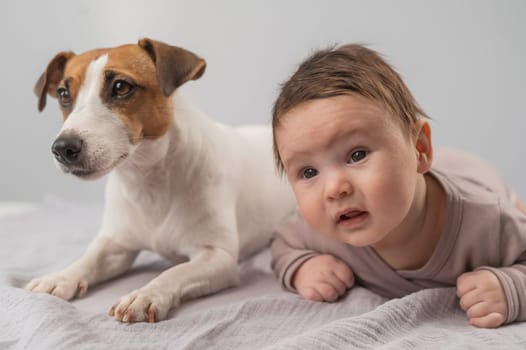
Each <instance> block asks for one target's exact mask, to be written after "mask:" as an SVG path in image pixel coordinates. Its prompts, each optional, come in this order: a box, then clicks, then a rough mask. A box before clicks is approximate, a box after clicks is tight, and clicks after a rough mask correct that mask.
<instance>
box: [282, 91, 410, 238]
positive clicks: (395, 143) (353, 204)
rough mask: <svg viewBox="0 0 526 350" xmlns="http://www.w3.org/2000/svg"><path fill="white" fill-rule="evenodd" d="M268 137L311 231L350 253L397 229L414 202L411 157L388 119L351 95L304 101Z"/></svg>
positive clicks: (399, 128)
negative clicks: (352, 248) (345, 245)
mask: <svg viewBox="0 0 526 350" xmlns="http://www.w3.org/2000/svg"><path fill="white" fill-rule="evenodd" d="M275 132H276V143H277V147H278V150H279V153H280V156H281V159H282V160H283V165H284V167H285V170H286V173H287V177H288V179H289V182H290V184H291V185H292V189H293V190H294V193H295V196H296V200H297V202H298V206H299V208H300V211H301V213H302V214H303V216H304V217H305V219H306V220H307V222H308V223H309V224H310V225H311V226H312V227H313V228H314V229H316V230H317V231H319V232H321V233H323V234H324V235H326V236H329V237H330V238H332V239H337V240H340V241H344V242H347V243H349V244H352V245H355V246H366V245H374V244H375V243H379V242H381V241H382V240H383V239H385V238H386V237H387V236H388V234H389V233H391V232H393V231H394V230H397V229H401V226H403V223H404V219H406V217H408V213H409V212H410V210H411V209H412V205H413V200H414V197H415V188H416V183H417V177H418V172H417V165H418V164H417V152H416V146H415V144H414V142H413V140H412V139H411V138H410V137H409V136H408V133H407V132H405V131H404V130H403V128H402V126H401V123H399V122H397V121H396V119H394V117H392V116H391V115H390V114H389V113H388V112H386V111H385V110H384V109H382V108H380V107H379V106H377V105H376V104H374V103H372V102H370V101H369V100H368V99H366V98H364V97H361V96H358V95H343V96H336V97H331V98H326V99H320V100H312V101H308V102H305V103H303V104H300V105H299V106H297V107H295V108H293V109H292V110H290V111H289V112H287V113H286V114H285V115H284V116H283V117H282V120H281V125H280V126H279V128H278V129H277V130H276V131H275Z"/></svg>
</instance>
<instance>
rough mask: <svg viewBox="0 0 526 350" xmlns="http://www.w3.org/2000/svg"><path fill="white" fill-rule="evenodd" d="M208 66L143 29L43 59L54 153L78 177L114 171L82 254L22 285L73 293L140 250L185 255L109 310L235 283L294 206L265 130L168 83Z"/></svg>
mask: <svg viewBox="0 0 526 350" xmlns="http://www.w3.org/2000/svg"><path fill="white" fill-rule="evenodd" d="M204 66H205V64H204V61H203V60H202V59H200V58H199V57H197V56H195V55H194V54H192V53H190V52H188V51H186V50H183V49H180V48H177V47H174V46H169V45H166V44H163V43H160V42H156V41H153V40H149V39H143V40H141V41H140V42H139V44H138V45H126V46H122V47H117V48H113V49H104V50H93V51H89V52H87V53H84V54H82V55H79V56H76V55H73V54H72V53H69V52H64V53H59V54H58V55H57V56H56V57H55V58H54V59H53V60H52V61H51V62H50V64H49V65H48V68H47V70H46V72H45V73H44V74H43V76H42V77H41V79H40V80H39V82H38V83H37V86H36V87H35V91H36V92H37V95H38V96H39V97H40V103H39V108H40V110H41V109H42V108H44V106H45V97H46V94H47V93H49V94H50V95H52V96H57V97H58V98H59V102H60V104H61V107H62V111H63V114H64V119H65V122H64V125H63V127H62V130H61V132H60V134H59V136H58V138H57V140H56V141H55V143H54V145H53V153H54V154H55V157H56V159H57V162H58V163H59V165H60V166H61V168H62V169H63V170H64V171H66V172H70V173H72V174H74V175H77V176H79V177H81V178H98V177H100V176H102V175H104V174H106V173H110V175H109V179H108V182H107V187H106V202H105V211H104V217H103V222H102V228H101V231H100V232H99V234H98V236H97V237H96V238H95V240H94V241H93V242H92V244H91V245H90V246H89V248H88V250H87V252H86V253H85V255H84V256H83V257H82V258H81V259H79V260H78V261H76V262H75V263H73V264H72V265H71V266H69V267H67V268H66V269H65V270H63V271H61V272H59V273H55V274H52V275H48V276H44V277H42V278H38V279H35V280H33V281H31V282H30V283H29V284H28V285H27V288H28V289H30V290H34V291H37V292H47V293H51V294H53V295H56V296H59V297H62V298H64V299H71V298H73V297H75V296H78V295H82V294H84V293H85V292H86V290H87V287H88V285H94V284H96V283H99V282H101V281H104V280H107V279H109V278H111V277H114V276H117V275H119V274H122V273H123V272H125V271H126V270H128V269H129V267H130V266H131V264H132V263H133V261H134V259H135V257H136V256H137V254H138V253H139V251H140V250H143V249H147V250H152V251H155V252H157V253H159V254H160V255H162V256H164V257H166V258H168V259H172V260H174V261H175V260H176V259H178V257H180V256H186V257H188V261H187V262H185V263H181V264H178V265H176V266H174V267H172V268H170V269H168V270H166V271H164V272H163V273H161V274H160V275H159V276H158V277H157V278H155V279H154V280H152V281H151V282H150V283H149V284H147V285H146V286H144V287H143V288H141V289H138V290H135V291H133V292H131V293H130V294H129V295H127V296H125V297H123V298H121V299H120V300H119V301H118V302H117V303H116V304H115V305H113V307H112V308H111V310H110V315H112V316H114V317H115V318H116V319H118V320H121V321H124V322H132V321H158V320H162V319H164V318H165V317H166V315H167V313H168V311H169V310H170V308H172V307H174V306H177V305H178V304H179V303H180V302H181V300H184V299H189V298H195V297H198V296H202V295H206V294H210V293H214V292H216V291H219V290H221V289H224V288H227V287H229V286H233V285H235V284H236V283H237V282H238V275H237V262H238V259H240V258H244V257H246V256H248V255H250V254H253V253H254V252H256V251H257V250H259V249H262V248H263V247H265V246H266V245H267V244H268V242H269V239H270V235H271V233H272V230H273V228H274V227H275V226H276V225H277V224H278V223H279V222H280V221H281V220H282V219H283V218H284V217H285V216H286V215H287V214H289V213H290V212H291V210H292V209H293V207H294V200H293V196H292V193H291V192H290V190H289V188H288V186H287V185H286V183H285V182H284V181H283V180H282V179H279V178H278V176H277V175H276V173H275V171H274V167H273V159H272V146H271V145H272V142H271V138H272V135H271V131H270V129H269V128H266V127H242V128H231V127H227V126H224V125H221V124H219V123H215V122H213V121H211V120H209V119H208V118H207V117H206V116H205V115H203V114H202V113H201V112H199V111H198V110H197V109H195V108H194V107H193V106H191V104H190V103H189V102H188V101H186V100H185V99H184V98H183V97H182V96H181V95H180V93H178V92H176V93H174V91H175V90H176V89H177V88H178V87H179V86H180V85H182V84H183V83H184V82H186V81H188V80H191V79H197V78H199V77H200V76H201V74H202V73H203V71H204ZM55 91H56V94H55Z"/></svg>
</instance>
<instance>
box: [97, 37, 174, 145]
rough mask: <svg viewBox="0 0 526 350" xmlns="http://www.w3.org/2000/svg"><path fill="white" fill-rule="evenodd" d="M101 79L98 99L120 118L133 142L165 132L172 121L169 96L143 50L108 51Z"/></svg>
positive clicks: (135, 46) (127, 46)
mask: <svg viewBox="0 0 526 350" xmlns="http://www.w3.org/2000/svg"><path fill="white" fill-rule="evenodd" d="M102 79H103V85H102V86H103V87H102V90H101V92H100V94H101V95H100V97H101V99H102V102H103V103H104V104H105V105H106V106H107V107H108V108H109V109H111V110H112V111H113V112H114V113H115V114H117V115H118V116H119V117H120V118H121V119H122V121H123V122H124V124H125V125H126V126H127V128H128V129H129V131H130V136H131V139H132V141H133V142H134V143H138V142H139V141H140V140H141V139H143V138H148V139H152V138H158V137H160V136H162V135H164V134H165V133H166V131H167V130H168V128H169V127H170V125H171V123H172V120H173V103H172V99H171V97H166V96H164V95H163V93H162V91H161V88H160V85H159V81H158V80H157V74H156V67H155V65H154V63H153V62H152V60H151V58H150V56H148V54H147V53H146V52H145V51H144V50H143V49H141V48H140V47H138V46H137V45H125V46H121V47H118V48H115V49H113V50H111V51H109V52H108V62H107V64H106V67H105V69H104V77H103V78H102Z"/></svg>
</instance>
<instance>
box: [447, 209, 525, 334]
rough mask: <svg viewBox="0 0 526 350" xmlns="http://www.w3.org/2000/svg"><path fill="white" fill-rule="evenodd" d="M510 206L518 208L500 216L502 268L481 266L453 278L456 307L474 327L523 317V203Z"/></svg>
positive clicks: (492, 325)
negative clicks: (458, 306)
mask: <svg viewBox="0 0 526 350" xmlns="http://www.w3.org/2000/svg"><path fill="white" fill-rule="evenodd" d="M514 205H515V208H516V209H518V210H517V211H514V210H511V211H510V212H505V214H504V215H503V216H502V218H501V225H502V230H503V231H502V237H501V240H502V244H501V246H500V256H501V257H503V259H502V261H501V262H500V266H502V267H489V266H482V267H480V268H478V269H476V270H475V271H474V272H467V273H464V274H462V275H461V276H460V277H459V278H458V279H457V295H458V296H459V298H460V306H461V308H462V309H463V310H464V311H466V314H467V316H468V318H469V321H470V323H471V324H472V325H474V326H476V327H481V328H494V327H499V326H500V325H502V324H504V323H510V322H513V321H525V320H526V305H524V301H523V300H525V299H526V206H525V205H524V204H523V203H522V202H521V201H520V200H519V199H515V201H514Z"/></svg>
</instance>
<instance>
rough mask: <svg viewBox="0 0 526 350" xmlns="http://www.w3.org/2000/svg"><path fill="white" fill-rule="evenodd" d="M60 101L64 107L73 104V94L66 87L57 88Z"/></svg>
mask: <svg viewBox="0 0 526 350" xmlns="http://www.w3.org/2000/svg"><path fill="white" fill-rule="evenodd" d="M57 96H58V102H59V103H60V105H61V106H62V107H69V106H71V95H70V94H69V90H68V89H67V88H66V87H59V88H58V89H57Z"/></svg>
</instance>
